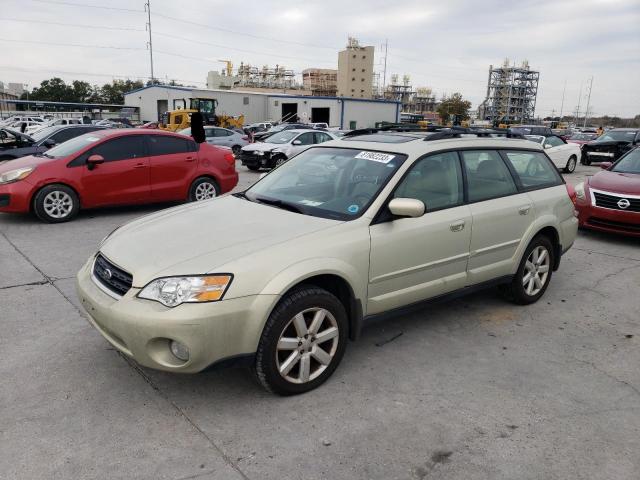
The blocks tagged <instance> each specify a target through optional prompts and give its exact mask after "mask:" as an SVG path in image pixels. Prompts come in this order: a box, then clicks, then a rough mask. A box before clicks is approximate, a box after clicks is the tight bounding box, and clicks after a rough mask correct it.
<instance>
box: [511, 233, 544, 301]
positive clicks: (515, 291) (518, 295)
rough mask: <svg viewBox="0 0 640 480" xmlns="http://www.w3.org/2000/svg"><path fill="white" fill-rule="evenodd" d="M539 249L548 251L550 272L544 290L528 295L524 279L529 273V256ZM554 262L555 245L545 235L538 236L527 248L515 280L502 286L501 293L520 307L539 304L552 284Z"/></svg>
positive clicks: (514, 277)
mask: <svg viewBox="0 0 640 480" xmlns="http://www.w3.org/2000/svg"><path fill="white" fill-rule="evenodd" d="M539 247H543V248H544V249H546V251H547V255H548V271H547V276H546V277H545V280H544V283H543V285H542V288H541V289H540V290H539V291H538V292H536V293H535V294H533V295H532V294H529V293H527V291H526V289H525V287H524V278H525V275H527V273H529V272H528V270H527V260H528V259H529V256H530V255H531V253H532V252H533V250H534V249H536V248H539ZM554 262H555V251H554V248H553V244H552V243H551V240H549V238H548V237H547V236H545V235H538V236H536V237H535V238H534V239H533V240H531V243H529V245H528V246H527V249H526V250H525V252H524V255H523V256H522V260H521V261H520V265H519V266H518V270H517V272H516V274H515V275H514V276H513V280H512V281H511V283H507V284H505V285H502V286H501V287H500V291H501V292H502V294H503V295H504V296H505V297H506V298H507V299H508V300H510V301H512V302H513V303H516V304H518V305H529V304H531V303H535V302H537V301H538V300H539V299H540V297H542V295H544V292H545V291H546V290H547V287H548V286H549V283H550V282H551V276H552V274H553V265H554Z"/></svg>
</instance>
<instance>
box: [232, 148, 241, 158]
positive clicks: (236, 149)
mask: <svg viewBox="0 0 640 480" xmlns="http://www.w3.org/2000/svg"><path fill="white" fill-rule="evenodd" d="M241 150H242V147H241V146H240V145H234V146H233V147H231V151H232V152H233V154H234V155H235V156H236V157H237V156H238V155H240V151H241Z"/></svg>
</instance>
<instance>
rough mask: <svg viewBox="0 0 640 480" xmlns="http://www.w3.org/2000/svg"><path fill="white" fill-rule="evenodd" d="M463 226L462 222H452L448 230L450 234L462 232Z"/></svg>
mask: <svg viewBox="0 0 640 480" xmlns="http://www.w3.org/2000/svg"><path fill="white" fill-rule="evenodd" d="M464 224H465V222H464V220H460V221H458V222H453V223H452V224H450V225H449V228H450V229H451V231H452V232H461V231H462V230H464Z"/></svg>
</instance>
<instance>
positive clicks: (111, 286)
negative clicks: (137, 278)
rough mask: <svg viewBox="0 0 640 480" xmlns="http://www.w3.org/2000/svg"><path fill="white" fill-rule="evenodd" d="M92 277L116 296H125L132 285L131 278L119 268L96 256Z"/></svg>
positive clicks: (100, 255)
mask: <svg viewBox="0 0 640 480" xmlns="http://www.w3.org/2000/svg"><path fill="white" fill-rule="evenodd" d="M93 276H94V277H95V279H96V280H97V281H98V282H100V284H101V285H103V286H104V287H105V288H107V289H108V290H110V291H112V292H113V293H115V294H117V295H120V296H122V295H124V294H126V293H127V292H128V291H129V289H130V288H131V285H132V284H133V277H132V276H131V274H130V273H127V272H125V271H124V270H122V269H121V268H120V267H118V266H116V265H114V264H113V263H111V262H110V261H109V260H107V259H106V258H105V257H104V256H102V254H98V256H97V257H96V260H95V262H94V264H93Z"/></svg>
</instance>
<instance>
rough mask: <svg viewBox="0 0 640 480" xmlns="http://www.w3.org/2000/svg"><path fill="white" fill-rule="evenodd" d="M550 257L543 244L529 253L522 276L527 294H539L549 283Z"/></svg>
mask: <svg viewBox="0 0 640 480" xmlns="http://www.w3.org/2000/svg"><path fill="white" fill-rule="evenodd" d="M550 259H551V257H550V256H549V251H548V250H547V249H546V247H544V246H542V245H538V246H537V247H535V248H534V249H533V250H532V251H531V253H530V254H529V257H528V258H527V261H526V263H525V265H524V275H523V276H522V286H523V287H524V291H525V292H526V294H527V295H529V296H531V297H533V296H535V295H537V294H538V293H539V292H540V290H542V288H543V287H544V286H545V284H546V283H547V280H548V278H549V268H550V267H551V261H550Z"/></svg>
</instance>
